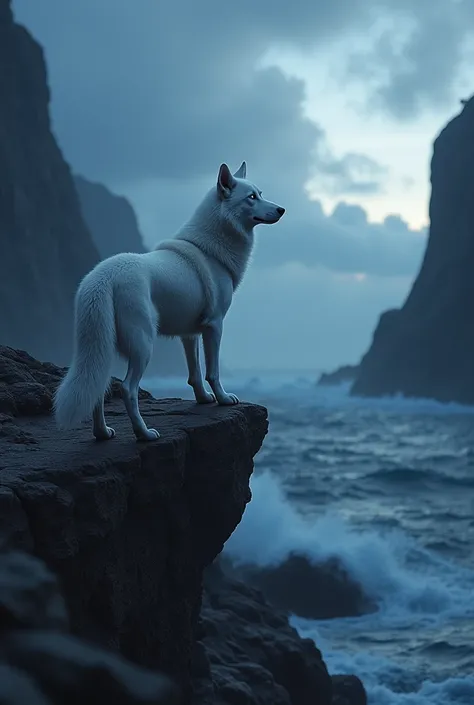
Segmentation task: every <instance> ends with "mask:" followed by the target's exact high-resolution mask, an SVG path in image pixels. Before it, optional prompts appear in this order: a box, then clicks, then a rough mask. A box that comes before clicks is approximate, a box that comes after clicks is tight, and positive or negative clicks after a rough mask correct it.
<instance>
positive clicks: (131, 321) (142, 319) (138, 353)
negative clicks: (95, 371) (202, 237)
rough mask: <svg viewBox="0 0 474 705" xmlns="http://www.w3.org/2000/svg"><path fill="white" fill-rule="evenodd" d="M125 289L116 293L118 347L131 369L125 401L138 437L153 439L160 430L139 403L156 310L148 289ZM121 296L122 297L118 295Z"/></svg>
mask: <svg viewBox="0 0 474 705" xmlns="http://www.w3.org/2000/svg"><path fill="white" fill-rule="evenodd" d="M123 296H124V292H120V293H119V294H118V295H117V299H118V301H117V304H116V306H117V308H116V318H117V321H118V325H117V348H118V351H119V352H120V354H121V355H122V356H123V357H125V359H127V360H128V369H127V374H126V375H125V379H124V380H123V382H122V390H123V401H124V404H125V408H126V410H127V414H128V415H129V417H130V421H131V422H132V428H133V431H134V433H135V436H136V437H137V440H139V441H154V440H155V439H156V438H159V437H160V434H159V433H158V431H155V429H153V428H147V425H146V423H145V422H144V420H143V418H142V416H141V414H140V409H139V407H138V389H139V385H140V381H141V378H142V377H143V374H144V372H145V370H146V368H147V366H148V363H149V362H150V359H151V356H152V353H153V343H154V340H155V335H156V314H155V312H154V310H153V307H152V304H151V302H149V301H147V299H146V296H147V292H146V291H145V290H144V291H143V292H141V291H138V292H132V294H131V293H130V291H129V292H128V295H127V298H126V299H125V298H123ZM119 297H120V298H119Z"/></svg>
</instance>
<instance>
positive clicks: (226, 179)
mask: <svg viewBox="0 0 474 705" xmlns="http://www.w3.org/2000/svg"><path fill="white" fill-rule="evenodd" d="M234 186H235V179H234V177H233V176H232V174H231V173H230V169H229V167H228V166H227V164H221V166H220V169H219V176H218V177H217V191H218V192H219V195H220V196H221V198H228V197H229V196H230V192H231V191H232V189H233V188H234Z"/></svg>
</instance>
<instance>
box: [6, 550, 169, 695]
mask: <svg viewBox="0 0 474 705" xmlns="http://www.w3.org/2000/svg"><path fill="white" fill-rule="evenodd" d="M67 632H68V615H67V610H66V606H65V603H64V600H63V598H62V595H61V594H60V592H59V588H58V584H57V581H56V579H55V577H54V576H53V575H52V573H51V572H50V571H49V570H48V569H47V568H46V566H45V565H44V563H43V562H42V561H40V560H38V559H37V558H34V557H32V556H29V555H27V554H25V553H20V552H18V551H10V552H8V553H4V554H0V702H2V703H3V704H4V705H75V704H77V705H82V704H83V703H84V702H88V703H97V705H99V703H105V702H113V703H115V704H116V705H176V704H177V703H178V698H179V691H178V689H177V688H176V686H175V685H173V684H172V683H171V681H169V680H168V678H166V677H164V676H161V675H158V674H155V673H152V672H151V671H147V670H145V669H144V668H140V667H138V666H135V665H132V664H131V663H127V662H126V661H125V659H123V658H121V657H120V656H118V655H115V654H112V653H110V652H106V651H104V650H103V649H99V648H97V647H94V646H93V645H92V644H89V643H87V642H84V641H81V640H79V639H77V638H75V637H73V636H71V635H70V634H68V633H67Z"/></svg>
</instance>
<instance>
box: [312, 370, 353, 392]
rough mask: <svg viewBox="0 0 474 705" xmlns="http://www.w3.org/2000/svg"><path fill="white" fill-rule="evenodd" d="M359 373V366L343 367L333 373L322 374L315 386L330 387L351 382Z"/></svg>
mask: <svg viewBox="0 0 474 705" xmlns="http://www.w3.org/2000/svg"><path fill="white" fill-rule="evenodd" d="M358 373H359V365H343V366H342V367H338V368H337V370H334V371H333V372H323V373H322V374H321V376H320V377H319V379H318V381H317V384H318V385H320V386H321V387H332V386H337V385H339V384H342V383H343V382H353V381H354V380H355V379H356V377H357V375H358Z"/></svg>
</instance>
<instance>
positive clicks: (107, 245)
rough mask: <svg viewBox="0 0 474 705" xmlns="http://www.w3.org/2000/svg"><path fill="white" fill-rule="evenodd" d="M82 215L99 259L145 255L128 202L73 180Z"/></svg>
mask: <svg viewBox="0 0 474 705" xmlns="http://www.w3.org/2000/svg"><path fill="white" fill-rule="evenodd" d="M74 181H75V184H76V189H77V193H78V194H79V200H80V203H81V208H82V213H83V215H84V218H85V220H86V223H87V224H88V226H89V230H90V231H91V233H92V237H93V239H94V242H95V245H96V247H97V249H98V250H99V254H100V256H101V259H106V258H107V257H111V256H112V255H115V254H117V252H146V248H145V245H144V244H143V239H142V235H141V233H140V229H139V227H138V220H137V216H136V214H135V211H134V210H133V207H132V205H131V204H130V202H129V201H128V200H127V199H126V198H124V197H123V196H117V195H116V194H115V193H112V192H111V191H110V190H109V189H108V188H107V187H106V186H103V185H102V184H98V183H93V182H92V181H88V180H87V179H85V178H84V177H83V176H75V177H74Z"/></svg>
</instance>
